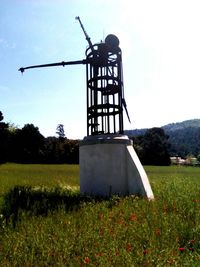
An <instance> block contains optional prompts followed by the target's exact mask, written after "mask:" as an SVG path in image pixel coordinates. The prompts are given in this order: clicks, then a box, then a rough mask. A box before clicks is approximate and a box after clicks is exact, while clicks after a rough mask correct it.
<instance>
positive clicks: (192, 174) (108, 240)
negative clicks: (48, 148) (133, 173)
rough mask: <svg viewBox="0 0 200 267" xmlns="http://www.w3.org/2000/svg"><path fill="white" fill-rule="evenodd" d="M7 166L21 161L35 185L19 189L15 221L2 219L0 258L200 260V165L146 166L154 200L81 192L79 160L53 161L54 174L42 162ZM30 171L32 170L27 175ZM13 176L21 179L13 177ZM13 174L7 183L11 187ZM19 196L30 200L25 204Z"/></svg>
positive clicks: (44, 261)
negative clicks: (98, 196) (76, 162)
mask: <svg viewBox="0 0 200 267" xmlns="http://www.w3.org/2000/svg"><path fill="white" fill-rule="evenodd" d="M56 166H58V168H57V175H58V176H57V177H59V174H58V173H59V172H60V177H61V178H60V181H62V184H63V185H64V186H63V187H60V188H59V189H55V187H57V186H59V183H57V182H56V181H57V180H56V179H54V177H55V176H54V174H55V173H56ZM2 167H3V170H4V172H5V170H6V169H7V171H9V170H10V169H9V168H11V167H13V168H14V169H15V170H16V168H17V170H18V172H17V173H18V175H19V176H18V177H19V180H17V182H19V185H26V186H31V187H30V188H29V189H26V187H24V189H23V188H22V189H20V188H19V191H20V190H21V191H23V190H29V191H28V193H27V195H26V197H25V196H24V197H22V195H21V194H22V193H19V194H18V195H17V194H15V197H14V200H16V201H18V202H19V203H18V204H17V206H16V207H21V210H20V209H19V213H18V218H17V221H16V224H15V225H14V227H13V224H12V216H11V218H10V220H8V221H7V223H6V221H5V220H4V218H3V217H1V219H0V221H1V228H0V266H75V267H76V266H102V267H103V266H109V267H110V266H120V267H121V266H128V267H129V266H181V267H182V266H188V267H190V266H191V267H195V266H196V267H197V266H200V223H199V222H200V169H199V168H190V167H174V166H172V167H151V166H147V167H145V169H146V171H147V174H148V176H149V179H150V182H151V185H152V188H153V191H154V194H155V200H154V201H148V200H146V199H144V198H138V197H133V196H129V197H124V198H119V197H117V196H115V197H113V198H111V199H105V200H102V199H101V200H100V199H99V200H95V199H89V198H88V199H84V198H80V195H79V192H78V190H74V191H73V188H74V187H73V186H75V189H77V188H76V186H77V185H78V166H67V165H63V166H59V165H54V166H49V167H50V168H52V169H51V172H52V173H51V174H52V175H50V174H49V170H50V168H48V166H43V165H41V166H40V165H31V166H30V165H29V166H28V165H21V166H20V165H19V166H17V167H16V166H15V165H13V166H12V165H2V166H1V167H0V168H2ZM42 167H44V169H43V168H42ZM20 168H21V170H22V176H20V171H19V170H20ZM23 168H25V169H23ZM32 168H33V169H32ZM37 168H38V170H37ZM40 168H41V169H42V171H41V170H40ZM45 168H46V171H47V173H48V176H47V177H46V178H45ZM54 168H55V170H54ZM71 168H72V169H71ZM11 169H12V168H11ZM1 170H2V169H0V177H1V179H2V180H1V181H2V184H4V182H5V181H4V178H3V176H2V174H3V172H1ZM28 170H29V176H27V175H28ZM31 170H34V171H33V172H34V175H33V176H32V174H31ZM43 171H44V172H43ZM11 172H12V171H11ZM67 172H69V173H67ZM25 173H26V174H25ZM36 173H37V174H38V176H40V177H37V175H36ZM53 173H54V174H53ZM72 173H73V175H74V176H73V175H72ZM24 174H25V175H24ZM43 175H44V176H43ZM62 175H63V177H62ZM11 176H12V175H11ZM31 176H32V177H34V179H33V178H31ZM68 176H69V177H70V176H71V177H74V178H72V180H70V179H69V181H70V182H69V186H72V188H71V189H70V187H68V188H67V184H68V182H67V181H68ZM20 177H22V180H21V181H22V182H21V183H20ZM24 177H30V178H28V179H26V183H24V182H23V181H24V180H23V179H24ZM48 177H49V180H48ZM7 178H8V179H11V180H12V179H13V181H14V184H13V185H16V180H15V179H14V177H13V178H9V175H8V176H7V177H6V179H7ZM11 180H10V183H9V186H5V187H4V188H6V190H7V191H6V192H7V193H8V191H9V190H10V189H11V188H12V183H11ZM32 180H34V182H33V181H32ZM41 180H43V181H41ZM27 181H28V182H27ZM5 183H6V182H5ZM42 188H43V189H42ZM44 188H45V189H44ZM56 190H57V191H56ZM72 191H73V192H72ZM2 192H3V190H2ZM6 192H5V191H4V192H3V193H5V195H7V194H6ZM35 192H36V193H39V194H40V196H39V197H38V198H37V197H35V196H37V194H36V193H35ZM70 192H71V193H70ZM56 196H57V203H59V201H58V200H60V199H61V200H62V201H63V202H61V203H60V204H59V206H56V209H55V207H54V204H53V203H54V201H55V202H56ZM20 197H21V199H23V200H26V201H25V202H26V203H27V204H23V205H22V203H20V201H19V200H20ZM54 197H55V198H54ZM11 199H12V198H11ZM27 199H28V200H27ZM52 199H53V200H54V201H52ZM70 201H72V202H71V203H72V205H71V206H70V209H68V208H67V207H68V206H69V202H70ZM73 201H74V202H73ZM66 202H68V205H67V203H66ZM31 203H32V204H31ZM45 203H47V204H48V205H46V204H45ZM14 204H15V202H14V201H13V205H14ZM38 204H39V205H40V207H39V206H38ZM20 205H21V206H20ZM41 207H43V208H44V213H43V209H42V212H38V211H40V208H41ZM45 207H46V211H47V212H45ZM36 214H37V216H36Z"/></svg>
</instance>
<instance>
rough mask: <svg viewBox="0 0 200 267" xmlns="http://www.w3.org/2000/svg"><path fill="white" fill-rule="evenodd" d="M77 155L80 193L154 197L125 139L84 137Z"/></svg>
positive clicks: (117, 137) (125, 137)
mask: <svg viewBox="0 0 200 267" xmlns="http://www.w3.org/2000/svg"><path fill="white" fill-rule="evenodd" d="M79 153H80V157H79V159H80V191H81V193H82V194H89V195H95V196H110V195H112V194H118V195H129V194H134V195H135V194H137V195H142V196H144V197H147V198H153V192H152V190H151V186H150V183H149V180H148V177H147V175H146V173H145V170H144V168H143V166H142V165H141V163H140V160H139V158H138V157H137V154H136V153H135V151H134V149H133V146H132V143H131V140H129V139H128V137H127V136H125V135H102V136H89V137H85V138H84V140H83V141H81V142H80V151H79Z"/></svg>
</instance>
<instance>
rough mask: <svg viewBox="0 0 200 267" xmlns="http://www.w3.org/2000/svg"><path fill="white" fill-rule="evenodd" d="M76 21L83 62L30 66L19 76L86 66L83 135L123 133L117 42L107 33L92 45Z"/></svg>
mask: <svg viewBox="0 0 200 267" xmlns="http://www.w3.org/2000/svg"><path fill="white" fill-rule="evenodd" d="M76 19H77V20H79V22H80V25H81V28H82V29H83V32H84V34H85V36H86V40H87V41H88V44H89V47H88V48H87V49H86V59H84V60H78V61H69V62H65V61H63V62H59V63H50V64H44V65H34V66H29V67H25V68H20V69H19V70H20V71H21V72H22V73H23V72H24V71H25V70H26V69H31V68H41V67H52V66H66V65H75V64H86V79H87V85H86V86H87V135H100V134H117V133H119V134H123V131H124V129H123V107H124V108H125V111H126V113H127V116H128V119H129V115H128V112H127V109H126V103H125V99H124V89H123V75H122V53H121V49H120V48H119V40H118V38H117V37H116V36H115V35H112V34H110V35H108V36H107V37H106V39H105V41H104V42H101V43H98V44H94V45H93V44H92V43H91V40H90V38H89V36H88V35H87V33H86V31H85V29H84V27H83V25H82V23H81V20H80V18H79V17H76ZM129 121H130V119H129Z"/></svg>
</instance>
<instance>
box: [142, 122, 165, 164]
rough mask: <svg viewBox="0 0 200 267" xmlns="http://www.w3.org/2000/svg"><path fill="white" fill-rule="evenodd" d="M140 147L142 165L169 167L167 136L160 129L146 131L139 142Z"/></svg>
mask: <svg viewBox="0 0 200 267" xmlns="http://www.w3.org/2000/svg"><path fill="white" fill-rule="evenodd" d="M141 146H142V148H143V155H142V163H143V164H145V165H159V166H161V165H170V157H169V153H168V149H169V142H168V136H167V135H166V134H165V132H164V130H163V129H162V128H157V127H154V128H151V129H148V130H147V131H146V133H145V134H144V136H143V138H142V140H141Z"/></svg>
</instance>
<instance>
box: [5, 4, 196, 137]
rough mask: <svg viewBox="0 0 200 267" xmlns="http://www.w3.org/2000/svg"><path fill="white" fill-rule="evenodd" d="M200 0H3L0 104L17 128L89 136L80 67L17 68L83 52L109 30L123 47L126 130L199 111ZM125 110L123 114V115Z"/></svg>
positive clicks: (77, 57) (72, 57)
mask: <svg viewBox="0 0 200 267" xmlns="http://www.w3.org/2000/svg"><path fill="white" fill-rule="evenodd" d="M199 14H200V1H199V0H167V1H165V0H151V1H150V0H130V1H129V0H123V1H120V0H0V111H2V112H3V115H4V121H5V122H10V123H14V124H15V125H17V126H19V127H20V128H21V127H23V126H24V124H26V123H33V124H34V125H35V126H37V127H39V130H40V132H41V133H42V134H43V135H44V136H52V135H55V132H56V127H57V125H58V124H63V125H64V129H65V133H66V136H67V137H68V138H83V137H84V136H85V135H86V80H85V66H84V65H75V66H66V67H64V68H63V67H53V68H43V69H33V70H27V71H25V73H24V74H23V75H21V73H20V72H18V71H17V70H18V69H19V68H20V67H25V66H29V65H34V64H45V63H53V62H60V61H63V60H64V61H68V60H81V59H84V58H85V49H86V47H87V45H88V44H87V41H86V40H85V37H84V35H83V32H82V30H81V28H80V25H79V23H78V21H76V20H75V17H76V16H80V18H81V20H82V22H83V24H84V26H85V29H86V31H87V33H88V34H89V36H90V37H91V41H92V42H93V43H98V42H100V41H101V40H103V39H104V38H105V37H106V36H107V35H108V34H110V33H112V34H115V35H117V36H118V38H119V39H120V47H121V49H122V53H123V67H124V84H125V88H124V89H125V98H126V102H127V106H128V111H129V114H130V117H131V121H132V123H131V124H129V122H128V120H127V119H125V129H135V128H147V127H154V126H158V127H159V126H163V125H165V124H168V123H171V122H179V121H183V120H187V119H194V118H200V108H199V89H200V16H199ZM124 115H125V114H124Z"/></svg>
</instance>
